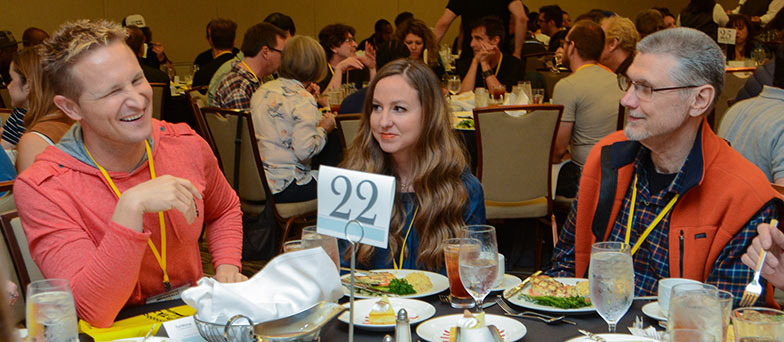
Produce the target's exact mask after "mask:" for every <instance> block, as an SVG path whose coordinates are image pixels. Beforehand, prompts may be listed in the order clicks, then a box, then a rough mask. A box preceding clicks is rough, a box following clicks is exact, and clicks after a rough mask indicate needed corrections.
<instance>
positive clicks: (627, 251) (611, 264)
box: [588, 242, 634, 333]
mask: <svg viewBox="0 0 784 342" xmlns="http://www.w3.org/2000/svg"><path fill="white" fill-rule="evenodd" d="M588 284H589V287H590V289H591V302H592V303H593V305H594V306H595V307H596V311H597V312H598V313H599V315H600V316H602V318H603V319H604V321H605V322H607V324H608V325H609V329H610V332H611V333H614V332H615V324H616V323H618V321H619V320H620V319H621V317H623V315H625V314H626V311H628V310H629V307H630V306H631V305H632V300H633V299H634V267H633V266H632V254H631V248H630V246H629V245H628V244H625V243H623V242H597V243H595V244H593V246H592V247H591V263H590V266H589V268H588Z"/></svg>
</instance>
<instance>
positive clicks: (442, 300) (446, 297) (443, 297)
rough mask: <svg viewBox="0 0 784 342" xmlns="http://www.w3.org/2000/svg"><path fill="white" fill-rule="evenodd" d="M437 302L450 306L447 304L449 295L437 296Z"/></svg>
mask: <svg viewBox="0 0 784 342" xmlns="http://www.w3.org/2000/svg"><path fill="white" fill-rule="evenodd" d="M438 300H439V301H441V303H444V304H451V303H449V295H438Z"/></svg>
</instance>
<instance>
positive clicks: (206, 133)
mask: <svg viewBox="0 0 784 342" xmlns="http://www.w3.org/2000/svg"><path fill="white" fill-rule="evenodd" d="M206 91H207V86H200V87H195V88H191V89H188V90H187V91H185V97H186V98H187V99H188V104H189V105H190V108H191V114H192V115H193V119H194V121H195V122H196V132H197V133H199V135H201V137H202V138H204V140H206V141H207V144H208V145H210V148H212V152H213V153H215V156H216V157H218V151H217V148H216V147H215V140H214V139H213V138H212V136H211V135H210V130H209V129H208V128H207V122H206V121H204V114H203V113H202V112H201V109H202V108H204V107H207V95H205V94H204V93H203V92H206ZM218 165H219V166H220V167H221V168H223V165H221V163H220V157H218Z"/></svg>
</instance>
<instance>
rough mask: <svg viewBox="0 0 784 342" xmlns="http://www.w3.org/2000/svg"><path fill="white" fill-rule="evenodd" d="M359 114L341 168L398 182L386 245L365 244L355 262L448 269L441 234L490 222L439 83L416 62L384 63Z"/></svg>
mask: <svg viewBox="0 0 784 342" xmlns="http://www.w3.org/2000/svg"><path fill="white" fill-rule="evenodd" d="M361 120H362V121H361V123H360V126H359V127H360V128H359V132H358V136H357V139H355V140H354V143H353V144H352V145H351V146H350V147H349V148H348V156H347V157H346V159H345V160H344V162H343V164H342V165H341V167H344V168H348V169H352V170H358V171H364V172H372V173H378V174H385V175H389V176H394V177H395V178H396V179H397V183H396V184H397V185H399V186H400V188H399V189H397V194H396V195H395V196H396V198H395V207H394V209H393V213H392V221H391V223H390V226H389V248H387V249H377V248H374V247H372V246H369V245H361V246H360V247H359V250H358V251H357V262H358V264H359V265H362V267H367V269H377V268H392V267H395V268H401V269H426V270H434V271H439V270H443V269H444V253H443V245H442V243H443V241H444V239H447V238H451V237H456V236H458V235H459V232H460V227H461V226H464V225H466V224H483V223H485V203H484V192H483V191H482V186H481V185H480V184H479V181H478V180H477V179H476V178H475V177H474V176H473V175H471V172H470V171H469V170H468V162H467V161H466V159H467V158H466V156H465V152H464V151H463V150H462V148H461V147H460V143H459V142H458V141H457V137H456V136H455V133H454V131H453V130H452V126H451V124H450V121H449V109H448V107H447V104H446V100H445V99H444V96H443V94H442V93H441V85H440V82H439V81H438V79H436V77H435V75H434V74H433V72H432V71H431V70H430V68H429V67H428V66H427V65H425V64H423V63H421V62H419V61H415V60H411V59H399V60H396V61H394V62H392V63H390V64H387V65H386V66H384V67H383V68H382V69H381V71H379V74H378V77H377V78H376V79H374V80H373V82H371V83H370V86H369V90H368V99H367V101H365V108H364V114H363V116H362V119H361ZM345 247H346V246H345V245H343V246H341V248H344V249H345ZM343 255H347V254H343ZM347 260H348V259H347V258H344V261H347Z"/></svg>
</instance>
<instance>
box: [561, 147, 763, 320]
mask: <svg viewBox="0 0 784 342" xmlns="http://www.w3.org/2000/svg"><path fill="white" fill-rule="evenodd" d="M689 159H690V158H687V159H686V161H685V162H684V167H682V168H681V170H680V171H679V172H678V173H677V175H676V176H675V179H674V180H673V182H672V183H671V184H670V185H669V186H668V187H666V188H664V189H662V190H661V191H659V192H657V193H655V194H651V193H650V190H649V185H648V175H647V172H646V169H645V167H644V166H643V163H644V162H646V161H647V162H650V150H648V149H647V148H645V147H643V146H641V147H640V150H639V152H638V153H637V156H636V158H635V160H634V170H635V174H636V175H637V199H636V203H635V208H634V217H633V221H632V231H631V238H630V239H629V241H630V243H631V244H632V245H634V244H635V243H636V242H637V241H638V240H639V238H640V235H642V233H643V232H644V231H645V229H646V228H647V227H648V225H650V223H651V222H652V221H653V220H654V218H655V217H656V216H657V215H658V214H659V213H660V212H661V211H662V210H663V209H664V207H665V206H666V205H667V203H668V202H669V201H670V200H671V199H672V197H673V196H675V194H683V193H684V192H685V191H684V190H685V189H683V184H684V179H685V170H686V169H687V168H688V167H689V166H690V163H689ZM632 189H633V187H632V186H629V188H628V190H627V191H626V195H625V197H624V200H623V206H622V207H621V210H620V211H619V213H618V217H617V218H616V220H615V224H614V225H613V227H612V231H610V236H609V239H608V241H624V240H625V238H626V224H627V222H628V219H629V210H630V206H631V195H632V191H633V190H632ZM676 206H677V204H676ZM576 208H577V200H575V202H574V203H573V205H572V210H571V212H570V213H569V216H568V218H567V220H566V223H565V224H564V227H563V231H562V232H561V235H560V236H559V238H558V244H557V245H556V247H555V250H554V251H553V267H552V268H551V269H550V270H549V271H547V274H549V275H551V276H559V277H573V276H575V274H574V272H575V262H574V241H575V223H576V215H577V213H576V211H577V210H576ZM671 214H672V211H670V212H668V213H667V214H666V215H665V216H664V218H663V219H662V220H661V222H659V224H658V225H657V226H656V228H654V229H653V230H652V231H651V233H650V235H648V237H647V238H646V240H645V242H643V243H642V244H641V245H640V248H639V249H638V250H637V252H636V253H635V254H634V256H633V260H634V274H635V291H634V294H635V296H653V295H656V293H657V291H658V280H659V279H661V278H668V277H670V264H669V248H668V244H669V242H668V241H669V229H668V227H669V224H670V216H671ZM775 215H776V207H775V204H773V203H769V204H768V205H766V206H765V207H763V208H762V209H761V210H760V211H759V212H758V213H757V214H756V215H755V216H754V217H753V218H752V219H751V220H749V222H748V223H746V225H745V226H744V227H743V228H742V229H741V230H740V231H739V232H738V234H737V235H735V237H734V238H733V239H732V240H730V242H729V243H728V244H727V245H726V246H725V247H724V249H723V250H722V252H721V254H720V255H719V256H718V258H717V259H716V261H715V263H714V264H713V268H712V270H711V271H710V273H709V275H708V279H707V281H706V283H709V284H713V285H716V286H717V287H718V288H720V289H722V290H727V291H729V292H732V294H733V296H735V303H736V304H737V303H738V302H739V301H740V298H741V297H742V296H743V289H744V288H745V286H746V284H748V282H749V281H751V278H752V276H753V275H754V271H753V270H752V269H750V268H749V267H747V266H745V265H744V264H743V263H742V262H741V260H740V257H741V256H742V255H743V253H744V252H745V251H746V249H747V248H748V246H749V245H750V244H751V240H752V239H753V238H754V236H756V235H757V225H758V224H760V223H762V222H768V221H770V219H771V218H773V217H775ZM578 276H582V275H578ZM760 282H761V283H762V284H763V288H764V287H765V285H766V283H764V281H763V279H760ZM764 303H765V295H764V294H763V295H761V296H760V299H759V300H758V305H763V304H764Z"/></svg>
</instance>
